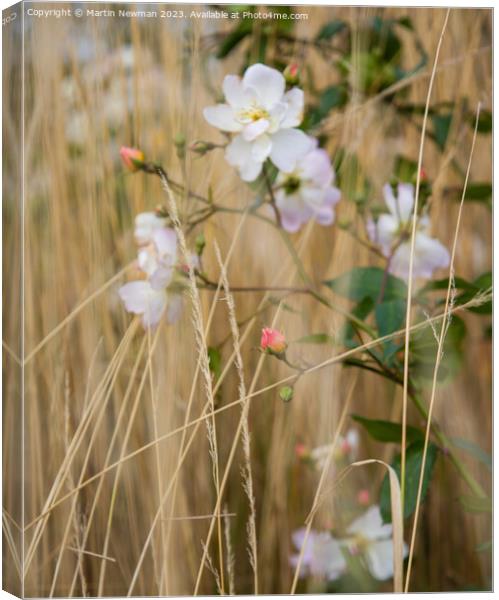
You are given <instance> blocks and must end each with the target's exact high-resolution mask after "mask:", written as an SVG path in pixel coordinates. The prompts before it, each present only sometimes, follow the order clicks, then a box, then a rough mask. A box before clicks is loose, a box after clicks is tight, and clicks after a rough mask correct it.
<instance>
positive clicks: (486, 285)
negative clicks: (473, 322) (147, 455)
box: [418, 271, 492, 318]
mask: <svg viewBox="0 0 499 600" xmlns="http://www.w3.org/2000/svg"><path fill="white" fill-rule="evenodd" d="M448 285H449V279H448V278H444V279H437V280H435V281H430V282H428V283H427V284H426V285H425V286H424V287H423V288H421V290H420V291H419V294H418V298H419V300H420V301H421V302H423V303H425V302H426V296H427V294H428V292H431V291H434V290H447V288H448ZM454 287H455V289H456V290H460V291H461V293H460V294H458V295H457V296H456V297H455V299H454V303H455V304H456V305H460V304H466V303H467V302H469V301H470V300H472V299H473V298H474V297H475V296H476V295H477V294H480V293H483V292H485V291H487V290H489V289H490V288H492V272H491V271H487V272H485V273H482V274H481V275H480V276H479V277H477V278H476V279H475V280H474V281H466V280H465V279H463V278H462V277H455V278H454ZM444 302H445V298H443V299H441V300H440V302H439V304H443V303H444ZM468 310H469V311H471V312H474V313H477V314H480V315H490V314H492V300H489V301H487V302H484V303H483V304H480V305H479V306H470V307H469V308H468ZM453 318H455V317H453Z"/></svg>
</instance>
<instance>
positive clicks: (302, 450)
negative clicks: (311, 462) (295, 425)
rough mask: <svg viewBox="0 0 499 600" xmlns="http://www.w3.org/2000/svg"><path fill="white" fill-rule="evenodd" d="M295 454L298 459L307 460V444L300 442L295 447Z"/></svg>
mask: <svg viewBox="0 0 499 600" xmlns="http://www.w3.org/2000/svg"><path fill="white" fill-rule="evenodd" d="M295 454H296V456H297V458H301V459H303V458H306V457H307V456H308V449H307V447H306V446H305V444H303V443H301V442H299V443H298V444H296V446H295Z"/></svg>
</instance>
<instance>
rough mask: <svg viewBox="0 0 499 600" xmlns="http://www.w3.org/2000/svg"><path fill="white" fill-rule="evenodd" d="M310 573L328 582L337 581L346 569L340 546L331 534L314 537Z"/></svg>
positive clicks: (325, 533) (320, 534)
mask: <svg viewBox="0 0 499 600" xmlns="http://www.w3.org/2000/svg"><path fill="white" fill-rule="evenodd" d="M313 542H314V543H313V546H312V557H311V560H310V572H311V573H312V575H315V576H316V577H325V578H326V579H327V580H328V581H334V580H335V579H338V578H339V577H340V576H341V574H342V572H343V571H344V570H345V568H346V566H347V565H346V561H345V558H344V556H343V553H342V551H341V546H340V544H339V542H338V541H337V540H335V539H334V538H333V537H332V536H331V534H329V533H327V532H324V533H319V534H317V535H316V536H315V537H314V540H313Z"/></svg>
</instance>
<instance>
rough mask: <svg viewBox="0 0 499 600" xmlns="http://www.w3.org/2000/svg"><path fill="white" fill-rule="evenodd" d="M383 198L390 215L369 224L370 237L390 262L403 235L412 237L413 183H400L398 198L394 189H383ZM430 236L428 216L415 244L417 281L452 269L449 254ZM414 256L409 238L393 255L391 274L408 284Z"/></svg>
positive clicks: (419, 223)
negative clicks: (411, 261) (441, 270)
mask: <svg viewBox="0 0 499 600" xmlns="http://www.w3.org/2000/svg"><path fill="white" fill-rule="evenodd" d="M383 194H384V197H385V203H386V205H387V207H388V210H389V211H390V212H389V213H385V214H383V215H381V216H380V217H379V219H378V220H377V221H376V222H374V221H373V220H372V219H370V220H369V221H368V222H367V233H368V236H369V238H370V239H371V241H372V242H374V243H375V244H378V245H379V246H380V247H381V251H382V252H383V254H384V256H386V257H387V258H388V257H390V256H391V254H392V252H393V246H394V244H395V243H396V242H397V241H398V240H399V238H400V234H401V233H402V232H404V231H405V232H407V235H408V236H410V232H411V219H412V210H413V206H414V188H413V186H412V185H411V184H410V183H399V184H398V187H397V196H396V197H395V195H394V193H393V190H392V187H391V185H389V184H386V185H385V186H384V187H383ZM429 232H430V220H429V218H428V216H427V215H424V216H422V217H420V219H419V221H418V225H417V231H416V238H415V240H414V259H413V267H412V272H413V277H425V278H430V277H432V275H433V271H434V270H435V269H440V268H445V267H448V266H449V263H450V255H449V251H448V250H447V248H446V247H445V246H444V245H443V244H441V243H440V242H439V241H438V240H437V239H435V238H432V237H430V235H429ZM410 255H411V240H410V237H409V238H408V239H406V240H405V241H403V242H402V243H401V244H400V245H399V246H398V247H397V248H396V249H395V251H394V252H393V256H392V257H391V260H390V267H389V270H390V273H392V274H393V275H396V276H397V277H401V278H402V279H405V280H406V281H407V279H408V278H409V261H410Z"/></svg>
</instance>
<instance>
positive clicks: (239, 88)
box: [203, 64, 340, 232]
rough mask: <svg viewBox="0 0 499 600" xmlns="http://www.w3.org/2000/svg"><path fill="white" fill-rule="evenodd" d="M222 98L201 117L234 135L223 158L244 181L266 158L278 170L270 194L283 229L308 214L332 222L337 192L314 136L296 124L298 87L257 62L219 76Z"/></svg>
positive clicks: (299, 115)
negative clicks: (241, 70) (289, 86)
mask: <svg viewBox="0 0 499 600" xmlns="http://www.w3.org/2000/svg"><path fill="white" fill-rule="evenodd" d="M223 92H224V96H225V100H226V103H224V104H217V105H216V106H210V107H207V108H205V109H204V113H203V114H204V117H205V119H206V120H207V121H208V123H210V125H213V126H214V127H217V128H218V129H220V130H221V131H225V132H227V133H232V134H235V135H234V137H233V138H232V140H231V142H230V143H229V144H228V146H227V147H226V150H225V157H226V159H227V162H228V163H229V164H230V165H232V166H234V167H236V168H237V169H238V171H239V174H240V176H241V178H242V179H243V180H244V181H247V182H251V181H255V179H257V178H258V176H259V175H260V174H261V172H262V169H263V168H264V163H265V161H266V160H267V159H270V161H271V162H272V163H273V164H274V165H275V166H276V167H277V169H278V170H279V173H278V176H277V180H276V191H275V199H276V205H277V208H278V210H279V213H280V216H281V222H282V226H283V227H284V229H286V230H287V231H290V232H294V231H297V230H298V229H299V228H300V227H301V226H302V225H303V224H304V223H306V222H307V221H309V220H310V219H315V220H316V221H317V222H318V223H320V224H321V225H331V224H332V223H333V221H334V206H335V205H336V204H337V202H338V201H339V200H340V191H339V190H338V188H335V187H334V186H333V183H334V179H335V174H334V170H333V167H332V166H331V161H330V159H329V156H328V155H327V153H326V151H325V150H321V149H319V148H317V140H315V139H314V138H312V137H310V136H308V135H307V134H305V133H304V132H303V131H301V130H300V129H297V127H298V126H299V125H300V124H301V122H302V120H303V104H304V94H303V90H301V89H299V88H298V87H293V88H292V89H290V90H289V91H286V81H285V79H284V76H283V75H282V73H280V72H279V71H277V70H276V69H272V68H270V67H267V66H265V65H262V64H255V65H252V66H251V67H249V68H248V69H247V70H246V72H245V73H244V76H243V77H242V78H241V77H238V76H237V75H227V76H226V77H225V79H224V81H223Z"/></svg>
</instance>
